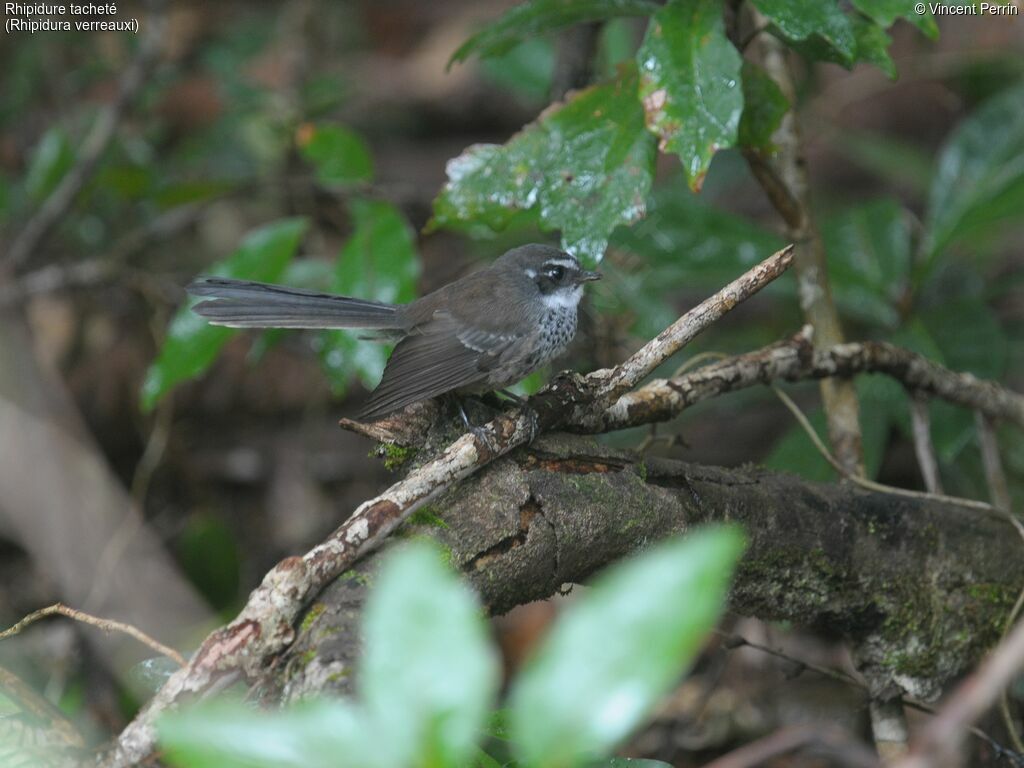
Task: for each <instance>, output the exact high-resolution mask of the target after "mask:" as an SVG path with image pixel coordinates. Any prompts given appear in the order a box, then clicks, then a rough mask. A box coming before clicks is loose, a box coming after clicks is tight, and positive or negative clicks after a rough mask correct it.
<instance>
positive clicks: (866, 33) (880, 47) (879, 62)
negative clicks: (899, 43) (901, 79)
mask: <svg viewBox="0 0 1024 768" xmlns="http://www.w3.org/2000/svg"><path fill="white" fill-rule="evenodd" d="M850 23H851V24H852V25H853V35H854V37H855V38H856V40H857V56H856V59H857V61H865V62H867V63H868V64H874V65H875V66H876V67H878V68H879V69H880V70H882V71H883V72H884V73H885V74H886V76H887V77H888V78H889V79H890V80H895V79H896V65H895V64H894V63H893V60H892V57H891V56H889V46H890V45H892V38H891V37H889V35H888V34H886V31H885V29H883V28H882V27H880V26H878V24H876V23H875V22H873V21H872V20H871V19H869V18H867V17H865V16H861V15H860V14H853V15H852V16H851V17H850Z"/></svg>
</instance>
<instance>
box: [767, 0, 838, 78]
mask: <svg viewBox="0 0 1024 768" xmlns="http://www.w3.org/2000/svg"><path fill="white" fill-rule="evenodd" d="M752 1H753V3H754V5H755V6H757V9H758V10H759V11H760V12H761V13H762V14H764V15H765V17H766V18H767V19H768V20H769V21H771V22H772V24H773V25H774V26H775V28H776V29H777V30H778V31H779V33H781V35H782V37H783V38H785V39H786V40H788V41H794V40H808V39H810V38H812V37H818V38H820V39H821V40H823V41H824V42H826V43H827V44H828V45H829V46H830V47H831V48H833V49H834V50H835V51H836V52H837V53H838V54H839V55H840V56H841V57H842V60H843V61H844V62H845V63H847V64H851V63H853V59H854V54H855V53H856V51H857V40H856V37H855V35H854V30H853V25H852V24H851V23H850V19H849V18H848V17H847V16H846V14H845V13H843V11H842V10H841V9H840V8H839V5H838V4H837V3H836V0H752Z"/></svg>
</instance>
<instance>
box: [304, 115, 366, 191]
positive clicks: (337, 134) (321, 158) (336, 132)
mask: <svg viewBox="0 0 1024 768" xmlns="http://www.w3.org/2000/svg"><path fill="white" fill-rule="evenodd" d="M310 132H311V133H310ZM301 133H302V137H301V139H300V141H301V144H300V147H301V152H302V156H303V157H304V158H306V160H308V161H309V162H310V163H311V164H312V166H313V168H314V169H315V170H316V178H317V181H319V182H320V183H321V184H323V185H325V186H347V185H350V184H360V183H362V182H367V181H370V180H371V179H372V178H373V158H372V157H371V156H370V149H369V147H367V145H366V142H365V141H363V139H362V137H361V136H359V135H358V134H356V133H353V132H352V131H350V130H349V129H348V128H345V127H343V126H340V125H333V124H329V123H320V124H318V125H314V126H307V127H306V129H304V130H303V131H302V132H301Z"/></svg>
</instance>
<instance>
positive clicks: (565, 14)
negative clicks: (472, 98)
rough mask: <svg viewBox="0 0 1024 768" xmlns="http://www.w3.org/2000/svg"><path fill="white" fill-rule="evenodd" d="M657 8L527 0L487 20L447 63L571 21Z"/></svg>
mask: <svg viewBox="0 0 1024 768" xmlns="http://www.w3.org/2000/svg"><path fill="white" fill-rule="evenodd" d="M657 10H658V3H656V2H652V0H529V1H528V2H525V3H519V4H518V5H516V6H514V7H513V8H511V9H510V10H509V11H508V12H506V13H505V15H504V16H502V17H501V18H500V19H498V20H497V21H495V22H493V23H491V24H488V25H487V26H486V27H484V28H483V29H481V30H480V31H479V32H477V33H476V34H475V35H473V36H472V37H470V38H469V39H468V40H466V42H464V43H463V44H462V45H461V46H459V48H458V50H457V51H455V53H453V54H452V57H451V59H450V60H449V62H448V65H449V66H451V65H452V64H454V63H456V62H460V61H465V60H466V59H468V58H469V57H470V56H474V55H480V56H493V55H497V54H502V53H505V52H506V51H509V50H511V49H512V47H514V46H515V45H517V44H519V43H521V42H523V41H524V40H527V39H530V38H533V37H536V36H538V35H543V34H546V33H548V32H553V31H555V30H558V29H562V28H563V27H568V26H572V25H574V24H583V23H586V22H592V21H602V20H605V19H613V18H617V17H620V16H647V15H649V14H652V13H654V12H655V11H657Z"/></svg>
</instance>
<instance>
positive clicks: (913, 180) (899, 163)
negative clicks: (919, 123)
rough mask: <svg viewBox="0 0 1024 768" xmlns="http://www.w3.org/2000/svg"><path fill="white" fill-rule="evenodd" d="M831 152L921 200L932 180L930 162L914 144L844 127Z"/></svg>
mask: <svg viewBox="0 0 1024 768" xmlns="http://www.w3.org/2000/svg"><path fill="white" fill-rule="evenodd" d="M830 144H831V148H832V149H833V150H835V151H837V152H839V153H841V154H842V155H844V156H845V157H846V158H847V159H849V160H851V161H852V162H854V163H856V164H857V165H859V166H860V167H861V168H863V169H864V170H866V171H868V172H869V173H873V174H875V175H876V176H877V177H878V178H879V179H881V180H882V181H885V182H887V183H889V184H892V185H894V186H897V187H900V188H902V189H906V190H908V191H910V192H913V193H914V196H915V197H918V196H920V197H923V196H924V195H925V194H926V192H927V190H928V186H929V185H930V183H931V180H932V170H933V166H934V158H933V157H932V156H931V155H930V154H929V153H928V152H927V150H925V149H924V148H923V147H920V146H918V145H917V144H916V143H912V142H910V141H905V140H901V139H898V138H895V137H893V136H890V135H888V134H883V133H869V132H867V131H857V130H854V129H851V128H848V127H845V126H844V128H843V130H842V132H841V133H837V134H836V136H835V138H834V140H832V141H831V142H830Z"/></svg>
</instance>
